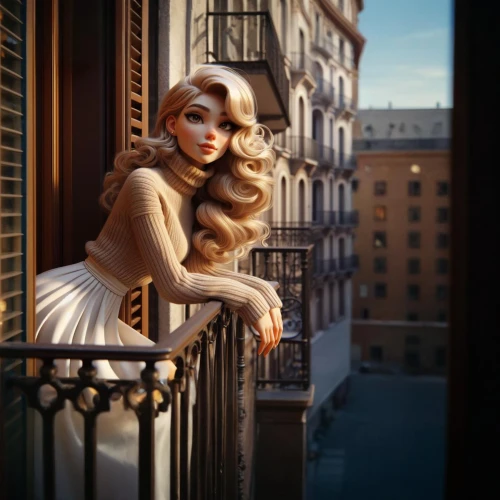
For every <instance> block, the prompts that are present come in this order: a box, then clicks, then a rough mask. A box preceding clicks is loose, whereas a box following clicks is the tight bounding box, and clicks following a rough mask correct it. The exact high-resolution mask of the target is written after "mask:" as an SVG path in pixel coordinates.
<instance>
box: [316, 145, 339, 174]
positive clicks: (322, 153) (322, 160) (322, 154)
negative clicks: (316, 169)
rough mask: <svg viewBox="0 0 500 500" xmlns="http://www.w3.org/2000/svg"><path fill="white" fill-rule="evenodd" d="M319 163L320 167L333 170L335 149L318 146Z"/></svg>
mask: <svg viewBox="0 0 500 500" xmlns="http://www.w3.org/2000/svg"><path fill="white" fill-rule="evenodd" d="M318 161H319V164H320V165H324V166H326V167H329V168H332V167H333V166H334V164H335V149H333V148H330V147H329V146H324V145H322V144H320V145H318Z"/></svg>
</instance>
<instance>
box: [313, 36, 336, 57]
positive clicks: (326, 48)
mask: <svg viewBox="0 0 500 500" xmlns="http://www.w3.org/2000/svg"><path fill="white" fill-rule="evenodd" d="M311 49H312V50H316V51H318V52H320V53H321V54H323V55H324V56H325V57H333V52H334V49H335V47H334V44H333V40H332V39H331V38H328V37H319V36H318V37H315V38H314V39H313V40H312V41H311Z"/></svg>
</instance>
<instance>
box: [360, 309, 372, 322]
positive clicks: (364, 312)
mask: <svg viewBox="0 0 500 500" xmlns="http://www.w3.org/2000/svg"><path fill="white" fill-rule="evenodd" d="M361 318H362V319H370V309H368V308H367V307H364V308H363V309H361Z"/></svg>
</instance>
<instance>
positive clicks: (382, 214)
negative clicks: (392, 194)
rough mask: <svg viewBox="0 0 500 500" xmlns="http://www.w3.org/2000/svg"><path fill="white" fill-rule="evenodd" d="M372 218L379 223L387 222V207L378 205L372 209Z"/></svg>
mask: <svg viewBox="0 0 500 500" xmlns="http://www.w3.org/2000/svg"><path fill="white" fill-rule="evenodd" d="M373 218H374V219H375V220H379V221H385V220H387V207H385V206H384V205H378V206H376V207H374V211H373Z"/></svg>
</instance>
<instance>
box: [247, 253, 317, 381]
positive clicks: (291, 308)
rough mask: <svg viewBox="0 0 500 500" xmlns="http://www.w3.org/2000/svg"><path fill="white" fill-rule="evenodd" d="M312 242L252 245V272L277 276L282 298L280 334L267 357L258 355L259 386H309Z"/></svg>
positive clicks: (273, 277)
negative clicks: (280, 245) (281, 331)
mask: <svg viewBox="0 0 500 500" xmlns="http://www.w3.org/2000/svg"><path fill="white" fill-rule="evenodd" d="M312 249H313V245H309V246H307V247H293V248H291V247H282V248H270V247H267V248H254V249H252V252H251V262H252V264H251V269H252V274H254V275H255V276H259V277H261V278H263V279H265V280H271V281H276V280H278V279H279V280H280V281H279V283H280V288H279V289H278V294H279V296H280V298H281V300H282V302H283V309H282V317H283V325H284V329H283V337H282V339H281V342H280V344H279V345H278V347H277V348H276V349H274V350H272V351H271V352H270V353H269V355H268V356H267V358H265V359H257V386H258V387H260V388H282V389H304V390H306V389H308V388H309V385H310V381H311V374H310V366H311V350H310V349H311V347H310V339H311V326H310V317H309V309H310V304H309V302H310V295H311V271H312V270H311V268H310V264H309V263H310V262H311V257H312Z"/></svg>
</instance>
